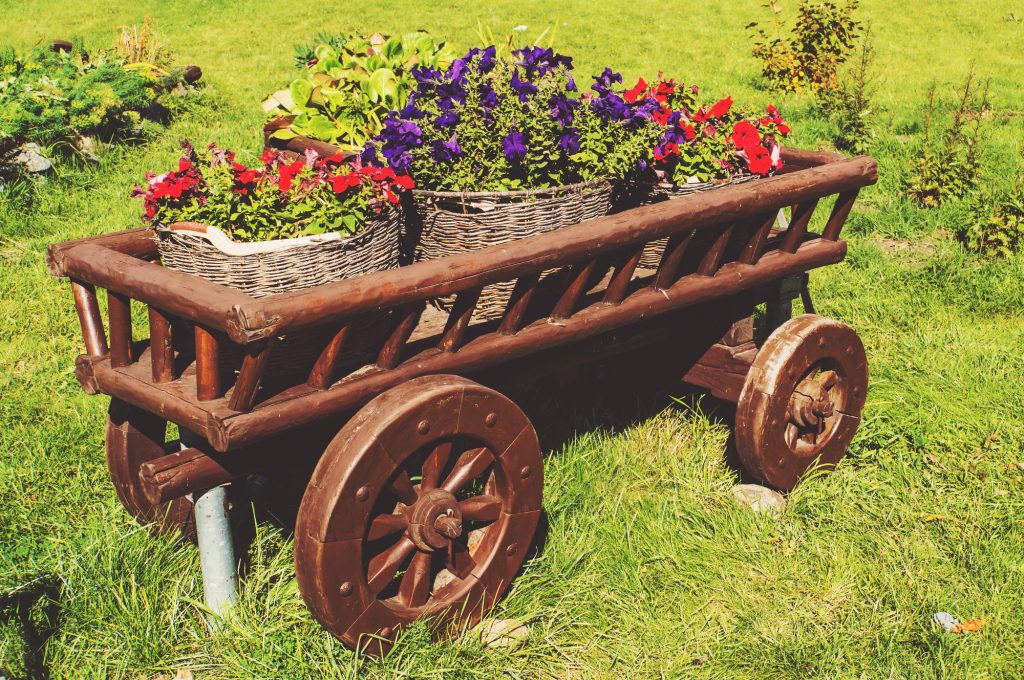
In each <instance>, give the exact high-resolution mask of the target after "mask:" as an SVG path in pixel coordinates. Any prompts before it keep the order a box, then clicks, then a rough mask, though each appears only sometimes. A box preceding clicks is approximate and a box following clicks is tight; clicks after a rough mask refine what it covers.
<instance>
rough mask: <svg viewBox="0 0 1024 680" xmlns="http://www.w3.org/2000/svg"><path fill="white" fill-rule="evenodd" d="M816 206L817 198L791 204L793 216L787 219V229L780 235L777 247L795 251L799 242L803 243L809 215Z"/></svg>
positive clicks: (809, 219) (809, 220)
mask: <svg viewBox="0 0 1024 680" xmlns="http://www.w3.org/2000/svg"><path fill="white" fill-rule="evenodd" d="M817 206H818V199H814V200H811V201H807V202H806V203H801V204H800V205H795V206H793V218H792V219H791V220H790V221H789V229H787V230H786V231H785V232H784V233H783V235H782V245H781V246H780V247H779V250H781V251H782V252H784V253H795V252H796V251H797V248H799V247H800V244H801V243H803V240H804V236H805V235H806V234H807V225H808V224H810V222H811V215H813V214H814V209H815V208H816V207H817Z"/></svg>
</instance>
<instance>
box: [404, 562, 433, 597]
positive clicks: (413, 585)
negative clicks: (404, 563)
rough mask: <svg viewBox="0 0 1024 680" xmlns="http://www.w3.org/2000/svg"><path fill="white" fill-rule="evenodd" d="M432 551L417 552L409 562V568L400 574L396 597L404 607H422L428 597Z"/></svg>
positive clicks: (430, 581)
mask: <svg viewBox="0 0 1024 680" xmlns="http://www.w3.org/2000/svg"><path fill="white" fill-rule="evenodd" d="M433 557H434V556H433V553H428V552H418V553H416V555H415V556H413V558H412V562H410V563H409V568H408V569H406V570H405V574H403V575H402V583H401V585H400V586H399V587H398V597H399V599H401V601H402V603H403V604H404V605H405V606H406V607H412V608H416V607H422V606H423V605H425V604H426V603H427V599H428V598H429V597H430V585H431V583H432V582H433V579H432V578H431V574H430V572H431V569H430V566H431V563H432V562H433Z"/></svg>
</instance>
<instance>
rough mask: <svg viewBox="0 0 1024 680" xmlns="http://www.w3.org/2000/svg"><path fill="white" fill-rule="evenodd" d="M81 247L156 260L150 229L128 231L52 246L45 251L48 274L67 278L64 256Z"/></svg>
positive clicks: (154, 241)
mask: <svg viewBox="0 0 1024 680" xmlns="http://www.w3.org/2000/svg"><path fill="white" fill-rule="evenodd" d="M81 245H93V246H101V247H103V248H106V249H109V250H113V251H116V252H118V253H121V254H123V255H128V256H130V257H135V258H139V259H143V260H154V259H156V258H157V249H156V232H155V231H153V230H152V229H129V230H127V231H118V232H114V233H112V234H100V235H99V236H89V237H87V238H81V239H77V240H74V241H65V242H63V243H55V244H53V245H52V246H50V247H49V249H47V251H46V266H47V268H48V269H49V270H50V273H51V274H53V275H54V276H56V277H61V276H69V275H70V274H69V273H68V271H67V270H65V268H64V255H65V254H66V253H67V252H68V251H69V250H71V249H72V248H76V247H78V246H81Z"/></svg>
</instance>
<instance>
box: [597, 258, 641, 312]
mask: <svg viewBox="0 0 1024 680" xmlns="http://www.w3.org/2000/svg"><path fill="white" fill-rule="evenodd" d="M646 245H647V244H644V246H646ZM643 254H644V248H643V247H640V248H638V249H637V250H635V251H633V252H632V253H628V254H626V256H625V259H623V260H621V261H620V263H619V264H618V266H617V267H615V272H614V273H613V274H612V278H611V281H609V282H608V287H607V288H606V289H605V291H604V301H605V302H607V303H609V304H612V305H617V304H619V303H620V302H622V301H623V300H624V299H625V298H626V293H627V292H629V282H630V281H632V280H633V272H635V271H636V268H637V265H639V264H640V258H641V257H643Z"/></svg>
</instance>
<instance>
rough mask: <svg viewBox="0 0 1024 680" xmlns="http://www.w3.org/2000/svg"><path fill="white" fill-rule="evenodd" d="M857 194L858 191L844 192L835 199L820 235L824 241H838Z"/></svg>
mask: <svg viewBox="0 0 1024 680" xmlns="http://www.w3.org/2000/svg"><path fill="white" fill-rule="evenodd" d="M859 193H860V190H859V189H854V190H853V191H844V192H843V193H841V194H839V196H837V197H836V203H835V205H833V206H832V213H831V214H830V215H829V217H828V222H827V223H826V224H825V229H824V231H822V234H821V237H822V238H823V239H825V240H826V241H835V240H838V239H839V233H840V232H841V231H842V230H843V225H844V224H846V218H847V217H849V215H850V210H851V209H852V208H853V204H854V202H855V201H856V200H857V194H859Z"/></svg>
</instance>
